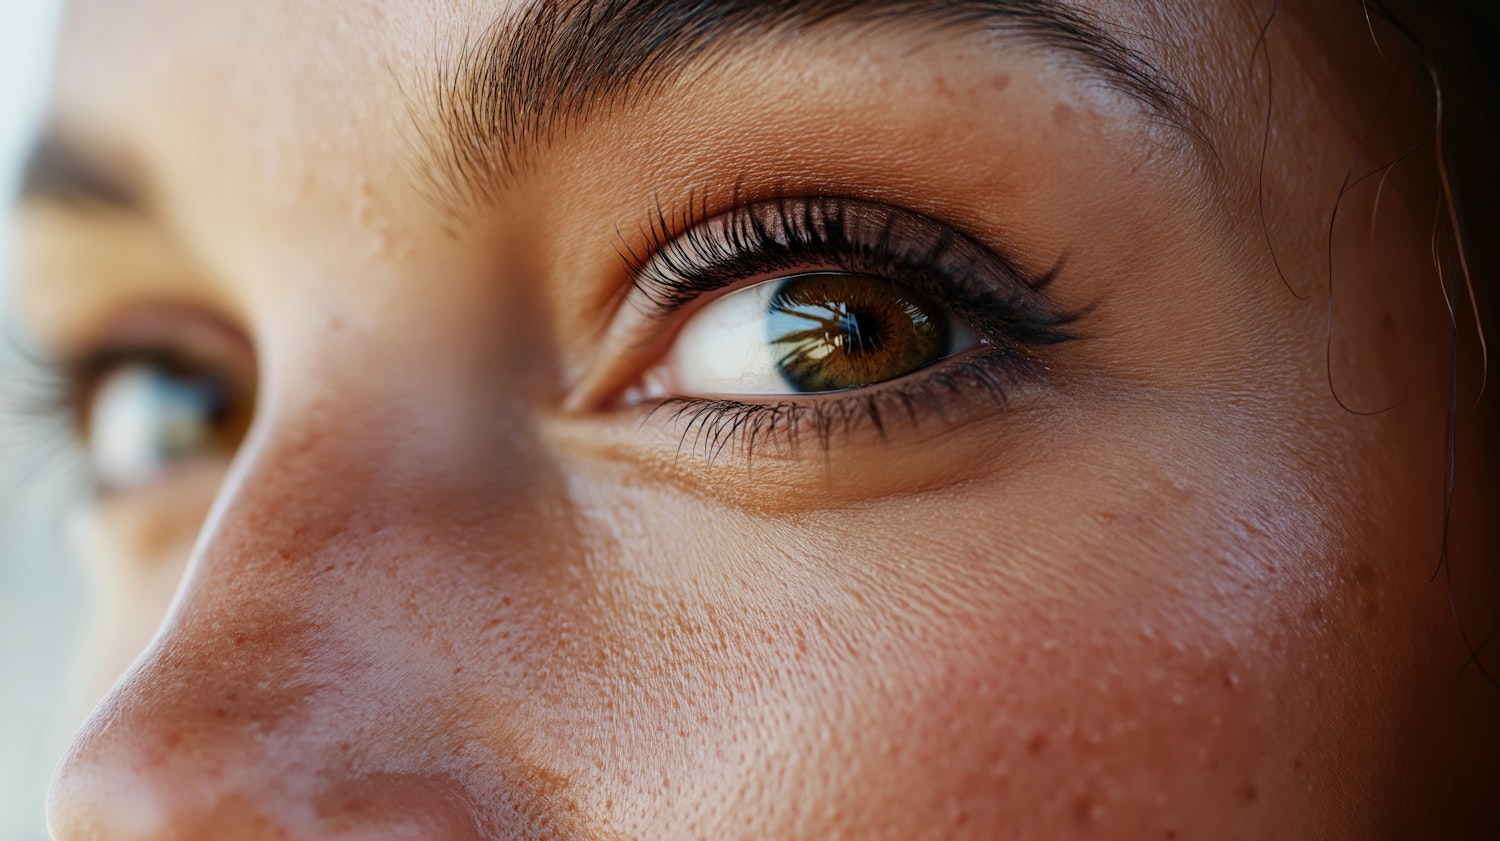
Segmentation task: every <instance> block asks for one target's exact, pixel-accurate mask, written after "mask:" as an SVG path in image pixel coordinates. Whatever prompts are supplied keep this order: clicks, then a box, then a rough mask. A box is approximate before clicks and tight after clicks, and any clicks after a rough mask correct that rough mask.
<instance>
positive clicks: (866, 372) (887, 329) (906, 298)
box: [767, 273, 950, 392]
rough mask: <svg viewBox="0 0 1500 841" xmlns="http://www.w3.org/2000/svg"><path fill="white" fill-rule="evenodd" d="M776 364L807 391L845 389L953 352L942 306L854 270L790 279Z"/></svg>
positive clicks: (778, 318) (780, 302) (775, 332)
mask: <svg viewBox="0 0 1500 841" xmlns="http://www.w3.org/2000/svg"><path fill="white" fill-rule="evenodd" d="M770 309H771V314H770V317H769V318H768V319H767V326H768V328H769V330H768V334H767V335H768V338H769V339H770V341H771V343H772V344H773V345H775V346H776V348H777V350H778V352H780V353H781V356H780V357H779V358H778V359H777V362H776V366H777V369H778V370H779V371H780V372H781V376H782V378H783V379H785V380H786V382H787V384H788V385H790V386H791V387H792V388H793V389H795V390H796V391H799V392H818V391H842V390H844V389H850V388H860V387H862V386H866V385H873V384H874V383H879V382H884V381H886V380H890V379H895V378H896V377H900V376H902V375H905V374H909V373H912V372H913V371H917V370H919V369H921V368H925V367H926V366H928V365H930V364H932V363H933V362H936V361H938V360H939V359H942V358H943V357H945V356H947V355H948V353H949V333H950V331H949V329H948V318H947V316H946V315H945V314H944V313H943V312H942V309H941V308H940V307H938V305H937V304H935V303H933V302H932V301H930V300H928V299H927V298H926V297H924V296H922V295H919V294H917V293H915V292H912V291H910V290H906V289H902V288H901V287H899V286H896V285H895V284H893V283H890V282H889V281H884V280H880V279H878V278H873V277H864V276H860V275H847V274H831V273H830V274H808V275H801V276H797V277H791V278H787V279H786V280H785V281H783V282H782V283H781V285H780V287H779V288H778V289H777V290H776V294H775V295H774V296H772V298H771V307H770Z"/></svg>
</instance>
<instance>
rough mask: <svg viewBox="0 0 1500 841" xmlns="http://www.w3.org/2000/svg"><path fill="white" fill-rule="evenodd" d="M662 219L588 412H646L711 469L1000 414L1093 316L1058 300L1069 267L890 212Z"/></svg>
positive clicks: (747, 209)
mask: <svg viewBox="0 0 1500 841" xmlns="http://www.w3.org/2000/svg"><path fill="white" fill-rule="evenodd" d="M655 219H656V221H655V222H653V223H651V224H650V226H649V229H647V230H644V231H643V236H644V239H645V241H646V242H645V248H644V249H640V248H639V247H638V244H636V243H632V242H630V241H622V242H621V243H620V245H619V249H620V251H621V253H622V255H624V257H625V262H626V268H627V270H628V271H629V273H630V275H631V278H632V282H633V285H634V289H633V292H632V294H631V295H629V296H628V297H627V299H626V305H625V306H623V307H622V308H621V315H620V316H619V317H617V319H616V321H615V323H614V324H612V325H611V327H610V329H609V331H608V332H607V334H606V336H605V338H604V341H603V346H602V348H601V350H600V352H599V354H598V358H600V359H601V360H603V365H602V370H601V371H599V372H598V373H597V374H596V375H595V376H593V377H588V378H585V379H584V380H583V385H582V386H581V387H580V394H581V395H582V398H581V399H577V400H575V402H574V405H579V406H586V405H589V404H590V403H591V402H592V400H591V399H590V396H591V395H597V396H596V397H593V398H592V399H595V400H598V403H597V404H596V405H602V406H603V407H606V408H624V409H630V408H632V407H640V409H641V414H640V417H643V418H648V419H649V418H653V417H660V418H662V419H663V421H664V424H663V425H664V432H665V433H666V441H667V442H669V443H672V444H675V446H676V447H677V449H678V452H679V453H681V452H683V451H684V449H691V450H698V451H700V452H702V453H703V454H704V456H705V457H706V458H707V459H708V460H709V461H712V460H714V459H716V458H718V457H719V456H720V455H721V454H723V453H724V452H726V451H728V450H730V449H731V448H739V447H740V445H743V451H744V453H745V454H746V455H747V456H748V457H752V458H753V451H755V450H757V449H759V448H762V447H778V448H780V449H781V452H783V453H786V454H790V455H793V456H795V455H796V454H797V453H798V452H799V444H798V441H799V440H800V439H801V438H802V437H803V436H804V435H806V436H811V437H813V438H815V439H816V441H817V443H818V444H819V445H820V447H822V448H824V449H827V448H829V447H831V446H833V444H834V439H835V436H840V438H841V439H852V438H854V437H856V436H858V437H859V438H860V440H871V439H866V438H864V437H863V436H862V435H861V433H862V432H864V431H865V430H869V431H873V432H874V433H875V434H876V438H878V439H879V440H889V439H890V438H891V436H893V435H895V434H899V432H901V431H902V430H901V427H902V426H907V427H911V428H915V427H917V426H920V425H922V424H925V423H927V422H928V421H930V420H931V421H939V422H945V423H946V422H950V421H951V422H954V423H957V422H959V421H961V420H962V419H968V418H977V417H979V416H980V415H985V414H988V415H994V414H997V413H998V412H999V411H1000V410H1003V409H1004V408H1005V407H1006V406H1008V405H1009V404H1010V402H1011V397H1012V396H1013V395H1017V396H1020V395H1026V396H1030V395H1035V394H1039V393H1041V391H1042V390H1044V389H1045V388H1046V387H1047V383H1048V381H1049V376H1050V375H1049V371H1050V365H1049V357H1050V356H1051V354H1050V352H1048V351H1047V348H1049V347H1050V346H1054V345H1058V344H1062V343H1065V342H1068V341H1070V340H1072V339H1073V338H1074V333H1073V330H1072V327H1073V323H1074V322H1075V321H1076V320H1077V319H1078V318H1079V317H1080V315H1081V312H1072V311H1068V310H1064V309H1060V308H1059V307H1057V306H1056V305H1055V304H1054V303H1053V301H1052V300H1051V298H1050V295H1049V294H1048V287H1049V286H1050V284H1051V282H1052V280H1053V279H1054V277H1055V276H1056V273H1057V272H1058V270H1059V267H1060V265H1061V263H1060V261H1055V262H1054V263H1053V268H1051V269H1050V270H1049V269H1040V270H1038V267H1037V266H1036V265H1035V264H1033V266H1032V268H1031V269H1030V270H1028V269H1026V268H1023V267H1022V264H1021V262H1020V261H1019V260H1016V259H1013V258H1011V257H1010V256H1008V255H1005V254H1003V253H1002V252H1001V251H999V250H997V249H994V248H990V247H987V246H985V245H983V244H981V243H980V242H979V241H978V240H977V239H975V238H973V237H972V236H970V235H968V234H966V233H963V232H961V231H959V230H958V229H957V228H955V227H953V226H950V225H948V224H944V223H942V222H938V221H936V220H934V219H931V218H929V217H926V216H923V215H921V214H918V213H914V212H912V211H909V210H905V209H902V208H898V207H893V206H890V205H883V204H877V203H872V202H868V201H863V200H859V199H852V198H841V197H831V196H811V197H801V198H798V197H786V198H779V199H770V200H766V201H761V202H755V203H751V204H742V205H738V206H735V207H732V208H731V209H729V210H727V211H724V212H722V213H719V214H718V215H709V214H707V213H702V214H699V213H696V212H689V213H687V214H685V215H683V216H674V215H673V214H671V213H670V212H667V211H665V210H661V209H660V208H659V209H658V212H657V213H656V214H655ZM726 290H728V291H726ZM617 377H618V378H617Z"/></svg>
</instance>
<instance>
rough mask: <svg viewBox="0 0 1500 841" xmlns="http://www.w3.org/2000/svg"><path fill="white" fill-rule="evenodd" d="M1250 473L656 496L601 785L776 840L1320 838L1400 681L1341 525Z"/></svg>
mask: <svg viewBox="0 0 1500 841" xmlns="http://www.w3.org/2000/svg"><path fill="white" fill-rule="evenodd" d="M1137 466H1138V467H1139V465H1137ZM1150 473H1151V471H1150V470H1146V469H1140V470H1138V471H1137V474H1136V475H1142V474H1150ZM1234 479H1235V484H1236V485H1237V487H1234V488H1231V487H1228V486H1222V487H1191V488H1189V487H1184V486H1182V484H1181V483H1180V482H1178V481H1177V480H1175V479H1174V478H1172V477H1171V476H1166V475H1160V474H1158V475H1157V478H1156V479H1155V480H1153V481H1150V482H1148V483H1147V484H1148V487H1145V488H1142V489H1140V490H1139V492H1137V493H1135V494H1133V495H1130V496H1123V497H1122V496H1118V495H1112V494H1109V493H1107V492H1106V491H1107V489H1105V488H1102V487H1101V486H1100V485H1099V484H1098V483H1097V482H1096V483H1094V484H1092V485H1091V484H1090V482H1088V481H1085V480H1082V479H1079V481H1076V482H1069V483H1062V484H1065V485H1066V486H1068V487H1071V488H1073V489H1075V490H1076V491H1077V492H1076V493H1075V494H1073V495H1072V496H1070V497H1069V498H1068V500H1067V501H1066V502H1056V501H1055V502H1054V503H1052V504H1053V505H1054V506H1058V505H1061V506H1063V507H1067V508H1068V510H1066V511H1061V512H1054V513H1053V514H1052V515H1050V517H1049V515H1046V514H1045V513H1044V511H1045V507H1044V506H1041V505H1039V504H1037V501H1036V500H1033V501H1032V502H1031V503H1026V502H1024V501H1022V500H1021V499H1019V498H1008V497H1005V498H1002V497H1004V494H1008V493H1011V492H1013V491H1014V489H1015V488H1016V487H1017V486H1019V487H1021V488H1022V489H1023V493H1024V487H1025V483H1024V482H1019V483H1010V485H1009V487H1010V488H1011V490H1008V491H1005V492H1003V493H1002V492H993V493H989V494H985V493H983V492H975V491H973V490H972V489H971V490H970V491H968V492H967V495H966V496H965V497H964V498H962V499H957V500H955V499H943V500H940V501H934V502H930V503H910V504H908V505H906V506H905V507H904V509H903V511H902V512H901V514H900V516H896V515H894V514H893V512H891V511H889V510H888V509H886V508H885V507H883V506H882V507H879V508H878V509H876V510H870V511H866V512H849V511H842V512H838V513H836V514H828V515H823V516H817V517H810V518H805V520H804V521H802V522H798V523H795V524H794V525H788V524H785V523H782V524H780V525H777V526H775V527H769V526H767V525H765V524H764V523H763V522H760V521H758V520H756V519H755V518H753V517H749V516H737V515H729V514H726V513H724V512H723V511H722V510H718V511H717V513H716V514H711V512H709V511H708V510H707V509H701V510H698V508H697V506H696V505H695V504H693V503H691V502H682V503H679V504H675V506H672V505H654V506H642V510H646V509H647V508H649V509H650V510H656V511H660V510H662V509H670V508H673V507H676V508H677V509H678V510H682V511H684V512H685V513H683V515H682V519H681V520H680V521H675V522H673V521H663V520H661V519H659V518H658V519H657V520H656V521H655V523H656V524H655V525H654V526H653V527H643V528H642V529H641V530H640V532H639V533H637V534H636V535H635V536H634V537H633V538H629V539H627V540H625V541H624V542H622V543H619V544H617V545H615V546H613V547H612V551H613V552H617V553H621V554H620V555H617V556H616V557H615V558H614V559H613V560H612V561H611V562H610V563H611V565H612V566H614V567H615V568H617V569H623V570H627V571H628V572H627V573H626V574H624V575H623V576H622V578H621V579H620V580H621V582H622V584H621V592H622V593H628V594H629V598H628V603H629V604H631V605H632V607H631V608H630V609H629V610H626V611H624V612H621V613H616V614H614V615H613V618H612V620H611V622H610V623H608V624H607V626H603V627H601V628H600V631H601V632H602V633H603V634H604V636H605V637H607V638H611V639H612V645H614V646H615V647H616V648H615V650H616V652H617V654H618V656H616V657H615V658H614V659H612V660H610V661H609V663H608V665H607V666H606V667H605V668H606V669H607V670H609V671H610V677H609V678H608V680H612V681H615V685H616V686H618V687H629V691H626V692H622V693H619V694H617V695H615V696H614V699H613V700H611V701H610V702H609V703H607V704H606V705H605V708H606V709H608V710H609V711H610V717H608V718H605V719H598V718H596V721H597V728H598V729H599V730H602V731H605V732H608V733H610V744H611V745H612V746H613V747H614V748H615V749H616V750H617V751H618V752H617V753H616V754H615V756H616V757H617V759H618V760H619V762H620V765H619V766H618V767H615V768H612V769H610V770H609V771H608V772H607V775H611V776H612V775H614V774H616V773H619V774H620V775H621V776H620V777H619V778H618V779H621V780H624V779H629V778H631V777H632V776H635V777H637V778H645V779H650V780H652V781H653V784H652V786H648V787H647V788H646V789H639V788H638V789H637V790H636V793H637V795H638V796H640V797H642V798H643V799H642V800H640V801H637V805H638V806H640V808H641V809H642V811H643V812H644V813H646V814H649V813H650V810H651V809H652V808H657V809H659V808H660V803H659V802H657V803H655V804H654V805H653V806H648V805H647V804H648V803H650V802H651V801H653V800H654V798H657V797H661V796H663V792H664V790H663V789H661V788H658V787H657V786H656V781H657V780H663V781H664V780H672V781H673V782H672V784H671V785H670V786H668V789H667V790H669V791H670V794H669V796H668V799H669V800H670V802H672V803H678V804H689V803H696V804H710V805H707V806H702V807H701V810H702V812H703V814H701V815H700V817H699V819H700V820H701V821H703V822H705V823H706V824H708V825H711V826H718V827H721V828H723V829H724V830H725V831H728V830H729V829H731V828H744V827H755V828H757V832H758V833H759V834H761V835H762V836H763V837H835V836H841V835H842V836H846V837H875V836H877V835H879V834H880V833H882V832H894V833H895V835H896V836H897V837H943V838H962V837H975V838H995V837H1009V836H997V835H996V834H995V833H996V832H997V831H998V828H1001V827H1004V828H1007V830H1006V831H1009V832H1012V833H1013V834H1014V835H1015V836H1016V837H1053V838H1065V837H1072V836H1073V835H1082V834H1088V833H1091V832H1099V831H1106V830H1107V831H1110V832H1114V833H1119V834H1121V835H1123V836H1127V837H1136V836H1137V835H1139V836H1140V837H1153V836H1154V837H1183V838H1187V837H1230V836H1226V835H1225V834H1224V832H1225V830H1224V827H1225V825H1226V824H1227V825H1232V826H1234V827H1237V828H1238V829H1239V831H1240V832H1241V833H1242V835H1241V836H1234V837H1247V838H1249V837H1265V836H1266V835H1267V834H1276V833H1280V832H1285V831H1286V830H1287V828H1288V827H1293V828H1295V829H1296V830H1297V832H1298V833H1303V834H1305V837H1318V836H1322V835H1325V834H1326V833H1327V832H1329V831H1331V830H1330V827H1332V826H1334V822H1335V821H1338V820H1346V819H1348V818H1349V815H1348V814H1347V813H1346V812H1345V809H1346V807H1347V806H1348V804H1349V803H1350V802H1351V800H1350V798H1351V797H1355V798H1359V799H1364V798H1367V797H1371V796H1372V795H1371V794H1370V792H1376V791H1379V790H1380V789H1379V785H1378V784H1379V782H1380V779H1379V775H1380V773H1382V768H1383V767H1384V765H1385V764H1386V763H1387V762H1388V760H1389V757H1388V756H1382V752H1383V751H1386V750H1387V749H1388V748H1389V746H1387V745H1380V744H1373V743H1371V742H1370V741H1369V740H1367V739H1365V738H1364V737H1363V736H1361V735H1360V734H1361V732H1363V728H1364V726H1365V725H1367V724H1369V723H1370V722H1372V721H1376V720H1379V719H1381V718H1386V719H1389V717H1390V716H1391V715H1393V713H1392V712H1390V711H1389V710H1388V709H1386V708H1385V707H1386V703H1387V701H1389V700H1390V699H1391V694H1392V693H1393V692H1394V690H1393V687H1394V686H1396V685H1399V683H1400V682H1401V681H1402V680H1406V679H1408V678H1409V677H1410V675H1409V673H1406V672H1403V671H1402V670H1401V669H1400V668H1391V667H1390V666H1391V664H1389V663H1387V664H1385V665H1384V666H1381V667H1377V668H1367V667H1365V664H1364V662H1363V660H1362V659H1361V658H1357V657H1351V656H1350V654H1349V652H1348V645H1347V643H1348V640H1349V639H1350V637H1351V633H1350V627H1351V625H1354V624H1358V623H1359V622H1361V621H1365V620H1366V619H1367V618H1368V616H1367V614H1368V612H1369V611H1370V610H1371V608H1370V600H1371V599H1376V600H1379V598H1380V597H1378V596H1368V595H1366V596H1360V595H1358V593H1359V591H1360V590H1361V588H1358V587H1351V588H1348V594H1347V595H1346V594H1345V589H1344V588H1343V585H1342V584H1341V583H1339V581H1338V576H1339V573H1338V570H1340V569H1342V568H1344V567H1346V566H1352V565H1351V564H1350V563H1349V562H1348V561H1347V559H1345V558H1343V557H1341V556H1340V553H1339V552H1338V551H1336V549H1335V546H1336V545H1337V544H1336V542H1335V541H1333V540H1332V539H1330V538H1329V532H1328V530H1327V529H1326V528H1323V527H1322V526H1321V525H1320V524H1318V523H1317V522H1316V518H1313V517H1310V516H1302V515H1292V514H1286V513H1284V511H1283V510H1282V509H1279V507H1278V506H1277V505H1276V504H1275V503H1274V502H1272V501H1268V500H1275V499H1276V497H1277V494H1275V493H1267V489H1266V487H1264V486H1262V485H1259V484H1258V483H1256V482H1255V481H1254V480H1253V478H1252V477H1251V476H1249V475H1247V474H1245V473H1240V474H1236V475H1235V477H1234ZM1091 494H1097V496H1098V497H1099V498H1097V499H1091ZM1252 498H1253V500H1254V501H1252ZM1235 500H1242V501H1244V506H1243V507H1237V506H1236V503H1235ZM1096 503H1097V504H1096ZM1075 507H1076V508H1077V510H1075ZM995 511H1007V512H1009V515H1008V516H1007V517H1005V518H996V517H994V516H993V513H992V512H995ZM1053 518H1061V519H1060V520H1055V519H1053ZM615 519H616V520H617V521H623V519H621V518H618V517H616V518H615ZM997 522H1004V523H1005V524H1006V531H1005V533H1003V534H1001V533H999V531H998V529H1000V526H999V525H997ZM1020 522H1033V523H1036V524H1037V525H1034V526H1031V527H1019V528H1018V527H1017V526H1016V525H1015V524H1016V523H1020ZM1049 522H1068V523H1072V524H1074V525H1073V526H1072V527H1071V528H1069V529H1063V530H1049V529H1048V528H1047V527H1046V524H1047V523H1049ZM892 523H900V524H903V525H900V526H898V527H893V526H892V525H891V524H892ZM914 523H920V524H922V525H921V526H920V527H915V526H911V525H909V524H914ZM1078 523H1088V524H1089V525H1088V526H1086V527H1081V526H1078V525H1077V524H1078ZM688 534H694V535H695V539H696V541H697V542H698V543H699V546H700V549H701V554H698V555H695V556H683V555H682V554H681V552H682V547H683V546H684V545H690V544H691V543H693V541H691V540H688V539H686V537H685V535H688ZM955 536H957V537H955ZM1344 548H1348V547H1344ZM1366 569H1367V573H1366V574H1367V575H1368V566H1366ZM1371 586H1373V584H1371ZM1363 589H1365V590H1368V589H1370V587H1365V588H1363ZM643 605H654V607H651V608H643V607H642V606H643ZM1353 636H1358V634H1354V635H1353ZM1365 659H1369V658H1365ZM1372 681H1373V682H1372ZM1356 686H1358V688H1357V689H1356V688H1355V687H1356ZM574 714H577V715H579V716H581V717H590V716H595V715H596V711H591V710H590V709H589V708H588V707H587V706H579V707H575V708H574ZM1395 726H1397V723H1396V722H1392V727H1393V728H1394V727H1395ZM1386 732H1389V731H1386ZM559 735H560V736H561V734H559ZM569 744H571V745H573V746H575V747H576V746H578V744H579V743H578V742H577V741H576V739H575V740H574V741H572V742H570V743H569ZM645 769H650V770H649V771H648V770H645ZM643 772H644V773H643ZM662 785H666V784H665V783H663V784H662ZM614 802H615V803H616V805H617V806H618V805H619V804H620V803H621V802H623V800H616V801H614ZM1330 804H1338V805H1330ZM1361 805H1364V806H1369V805H1373V804H1369V803H1364V804H1361ZM1345 828H1346V829H1347V827H1345ZM1340 831H1342V830H1340ZM1294 834H1296V833H1294Z"/></svg>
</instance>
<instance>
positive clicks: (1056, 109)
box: [1052, 102, 1073, 126]
mask: <svg viewBox="0 0 1500 841" xmlns="http://www.w3.org/2000/svg"><path fill="white" fill-rule="evenodd" d="M1072 120H1073V109H1072V108H1070V107H1068V106H1067V105H1064V104H1063V103H1061V102H1059V103H1057V104H1056V105H1054V106H1052V122H1054V123H1057V124H1058V125H1060V126H1061V125H1067V124H1068V123H1069V122H1072Z"/></svg>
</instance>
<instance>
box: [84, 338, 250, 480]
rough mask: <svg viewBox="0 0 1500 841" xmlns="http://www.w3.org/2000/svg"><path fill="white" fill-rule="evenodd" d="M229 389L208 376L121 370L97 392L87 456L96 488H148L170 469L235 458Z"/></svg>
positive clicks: (149, 368)
mask: <svg viewBox="0 0 1500 841" xmlns="http://www.w3.org/2000/svg"><path fill="white" fill-rule="evenodd" d="M239 414H240V413H239V411H238V410H237V408H236V400H235V395H234V391H233V389H232V388H231V387H230V386H229V385H228V384H227V383H224V382H222V381H220V380H219V379H218V378H216V377H214V376H213V375H211V374H204V373H199V374H179V373H175V372H173V371H172V370H170V369H168V368H167V367H165V366H163V365H161V364H157V363H154V362H151V361H149V360H139V361H132V362H122V363H121V364H119V365H118V366H116V367H115V368H114V369H113V370H111V371H109V372H108V373H106V374H104V375H103V376H102V377H101V378H100V379H99V381H98V383H97V385H96V386H95V387H94V391H93V396H92V399H91V400H90V401H89V407H88V413H87V418H86V420H87V428H88V448H89V456H90V459H91V462H92V466H93V469H94V473H95V476H96V477H97V479H98V481H99V483H100V484H101V485H102V486H104V487H106V488H112V489H126V488H133V487H140V486H143V485H147V484H150V483H152V482H154V481H155V480H157V479H159V478H160V477H161V476H162V475H163V474H164V473H165V472H166V471H168V470H169V469H170V468H172V467H173V466H175V465H178V464H180V463H183V462H186V461H188V460H191V459H194V458H198V457H202V456H206V455H210V454H214V453H219V452H228V451H232V450H233V447H234V446H235V444H236V443H238V438H239V436H240V434H241V433H242V431H243V430H242V429H241V428H240V427H241V426H242V424H241V423H240V421H239Z"/></svg>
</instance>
